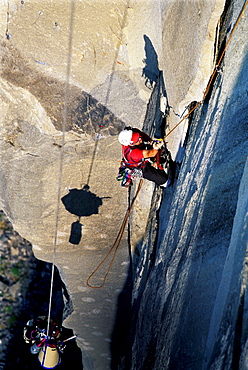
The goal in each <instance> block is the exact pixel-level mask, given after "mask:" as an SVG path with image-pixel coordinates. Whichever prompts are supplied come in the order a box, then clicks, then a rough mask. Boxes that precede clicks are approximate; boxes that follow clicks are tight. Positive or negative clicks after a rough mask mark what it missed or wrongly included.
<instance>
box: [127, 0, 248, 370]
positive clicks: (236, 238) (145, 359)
mask: <svg viewBox="0 0 248 370" xmlns="http://www.w3.org/2000/svg"><path fill="white" fill-rule="evenodd" d="M229 5H230V4H229ZM242 6H243V2H239V1H237V2H235V4H231V5H230V8H227V11H226V13H225V16H226V18H225V19H223V20H222V21H223V22H222V24H223V29H222V31H223V32H225V31H227V28H228V32H230V29H231V28H232V27H233V25H234V23H235V21H236V19H237V17H238V15H239V13H240V11H241V9H242ZM225 27H226V28H225ZM246 33H247V12H245V13H244V15H243V17H242V20H241V21H240V23H239V26H238V27H237V29H236V32H235V33H234V35H233V37H232V40H231V42H230V44H229V46H228V49H227V51H226V55H225V58H224V62H223V63H222V66H221V67H222V69H221V71H222V73H220V74H218V76H217V78H216V80H215V83H214V86H213V88H212V93H211V97H208V98H207V99H206V100H205V101H204V103H203V104H202V105H201V108H199V109H198V110H197V112H196V113H195V114H194V118H193V120H192V123H191V128H190V133H189V139H188V142H187V145H186V152H185V157H184V159H183V162H182V165H181V169H180V173H179V177H178V179H177V181H176V183H175V184H174V186H173V188H171V189H166V190H165V193H164V197H163V202H162V204H161V208H160V212H159V232H158V239H157V242H156V243H155V244H153V249H152V251H151V245H150V242H149V238H150V239H151V237H152V233H153V229H151V232H150V233H148V235H147V237H146V240H145V242H144V244H143V248H141V252H140V254H141V258H140V259H139V260H138V262H137V264H138V266H137V270H136V272H135V274H134V276H135V279H134V289H133V295H132V299H133V301H132V302H133V306H132V309H133V316H132V317H133V321H132V325H131V326H132V329H131V337H130V338H131V339H130V341H131V343H132V344H131V347H130V348H129V351H127V355H126V363H124V365H123V368H129V369H130V368H132V369H147V368H152V369H161V368H166V369H175V368H176V369H197V370H198V369H245V368H246V366H247V365H246V360H245V359H246V358H247V344H246V343H247V326H246V321H247V317H246V310H247V306H246V304H247V300H246V294H247V293H246V284H247V267H246V264H247V257H246V253H247V240H248V235H247V205H248V193H247V189H248V187H247V154H248V152H247V148H248V146H247V143H248V136H247V132H248V131H247V108H248V107H247V99H246V95H247V68H246V65H247V51H248V44H247V40H246V37H245V34H246ZM229 34H230V33H227V37H228V35H229ZM148 246H150V251H149V249H148ZM151 252H152V253H151ZM141 343H142V345H141ZM125 366H127V367H125Z"/></svg>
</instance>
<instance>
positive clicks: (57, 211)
mask: <svg viewBox="0 0 248 370" xmlns="http://www.w3.org/2000/svg"><path fill="white" fill-rule="evenodd" d="M74 12H75V0H71V15H70V24H69V40H68V53H67V68H66V84H65V96H64V110H63V116H62V143H61V150H60V158H59V177H58V193H57V206H56V212H55V215H56V216H55V217H56V219H55V232H54V242H53V262H52V273H51V285H50V296H49V308H48V320H47V336H48V334H49V323H50V319H51V308H52V295H53V282H54V268H55V257H56V247H57V238H58V222H59V205H60V198H61V195H60V193H61V184H62V172H63V157H64V144H65V132H66V116H67V107H68V101H69V81H70V71H71V55H72V36H73V21H74Z"/></svg>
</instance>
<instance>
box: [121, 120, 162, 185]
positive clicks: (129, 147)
mask: <svg viewBox="0 0 248 370" xmlns="http://www.w3.org/2000/svg"><path fill="white" fill-rule="evenodd" d="M118 139H119V142H120V143H121V144H122V155H123V159H122V165H124V166H125V167H126V168H128V169H130V170H137V169H138V170H140V171H142V175H143V177H144V178H145V179H147V180H150V181H153V182H155V183H156V184H157V185H160V186H168V175H167V173H166V172H165V171H164V169H163V167H162V166H161V164H160V160H159V158H160V153H161V148H162V147H163V146H165V144H164V142H163V140H158V141H156V140H155V141H154V140H152V139H151V138H150V137H149V136H148V135H147V134H145V133H144V132H142V131H140V130H139V129H137V128H130V127H128V128H125V129H124V130H123V131H121V132H120V134H119V137H118ZM154 166H155V167H154ZM124 186H125V185H124Z"/></svg>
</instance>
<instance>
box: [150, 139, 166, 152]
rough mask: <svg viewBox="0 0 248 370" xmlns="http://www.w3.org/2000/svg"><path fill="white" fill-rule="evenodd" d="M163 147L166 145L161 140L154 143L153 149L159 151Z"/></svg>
mask: <svg viewBox="0 0 248 370" xmlns="http://www.w3.org/2000/svg"><path fill="white" fill-rule="evenodd" d="M163 145H164V142H163V140H162V139H159V140H156V141H154V142H153V144H152V147H153V149H156V150H159V149H161V148H162V146H163Z"/></svg>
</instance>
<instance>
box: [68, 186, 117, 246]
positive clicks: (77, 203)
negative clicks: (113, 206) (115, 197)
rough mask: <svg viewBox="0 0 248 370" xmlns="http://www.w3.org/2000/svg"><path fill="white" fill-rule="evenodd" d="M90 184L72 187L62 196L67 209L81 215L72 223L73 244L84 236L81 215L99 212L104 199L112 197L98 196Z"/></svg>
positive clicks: (71, 241)
mask: <svg viewBox="0 0 248 370" xmlns="http://www.w3.org/2000/svg"><path fill="white" fill-rule="evenodd" d="M89 189H90V187H89V186H88V185H85V186H84V187H83V188H82V189H70V190H69V193H68V194H66V195H65V196H64V197H63V198H61V201H62V203H63V204H64V206H65V209H66V210H67V211H68V212H70V213H71V214H73V215H76V216H78V217H79V220H78V221H76V222H73V223H72V225H71V235H70V238H69V242H70V243H71V244H79V242H80V240H81V237H82V224H81V223H80V218H81V217H87V216H91V215H95V214H98V210H99V207H100V206H101V205H102V199H104V198H105V199H106V198H110V197H102V198H100V197H98V196H97V195H96V194H94V193H92V192H91V191H90V190H89Z"/></svg>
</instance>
